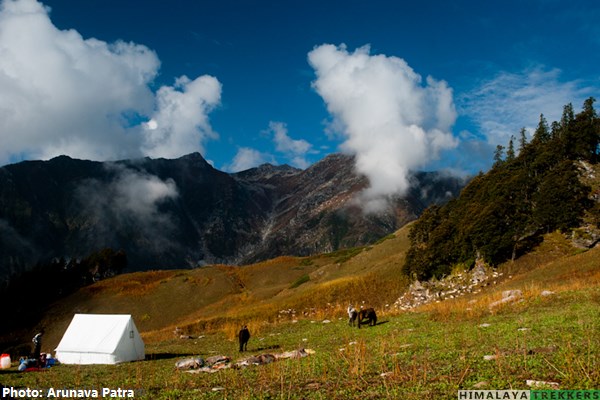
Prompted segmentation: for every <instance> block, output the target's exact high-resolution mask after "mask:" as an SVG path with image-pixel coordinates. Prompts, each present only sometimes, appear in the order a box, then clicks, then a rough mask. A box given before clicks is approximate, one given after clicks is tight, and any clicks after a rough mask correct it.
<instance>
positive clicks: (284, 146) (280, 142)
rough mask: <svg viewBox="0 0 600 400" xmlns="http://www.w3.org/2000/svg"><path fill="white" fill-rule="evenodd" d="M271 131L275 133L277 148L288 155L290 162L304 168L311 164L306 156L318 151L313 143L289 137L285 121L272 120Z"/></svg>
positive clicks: (274, 139) (274, 140)
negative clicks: (314, 148)
mask: <svg viewBox="0 0 600 400" xmlns="http://www.w3.org/2000/svg"><path fill="white" fill-rule="evenodd" d="M269 132H270V133H272V134H273V142H274V143H275V149H276V150H277V151H278V152H280V153H282V154H283V155H284V156H285V157H286V159H287V161H288V162H289V164H291V165H292V166H294V167H297V168H302V169H304V168H306V167H308V166H309V165H310V162H309V161H308V160H307V159H306V156H307V154H309V153H316V151H314V150H313V146H312V144H310V143H309V142H307V141H306V140H304V139H299V140H295V139H292V138H291V137H289V136H288V129H287V125H286V124H284V123H283V122H273V121H271V122H270V123H269Z"/></svg>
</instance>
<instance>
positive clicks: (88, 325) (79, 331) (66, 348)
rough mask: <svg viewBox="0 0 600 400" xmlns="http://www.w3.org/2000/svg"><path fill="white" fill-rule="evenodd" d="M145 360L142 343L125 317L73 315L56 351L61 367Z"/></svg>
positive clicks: (130, 321)
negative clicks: (62, 365)
mask: <svg viewBox="0 0 600 400" xmlns="http://www.w3.org/2000/svg"><path fill="white" fill-rule="evenodd" d="M144 357H145V353H144V342H143V341H142V338H141V337H140V333H139V332H138V330H137V328H136V327H135V324H134V322H133V319H132V318H131V315H125V314H75V316H74V317H73V320H72V321H71V324H70V325H69V327H68V328H67V331H66V332H65V334H64V335H63V337H62V339H61V341H60V343H59V344H58V347H57V348H56V358H57V359H58V361H60V362H61V363H63V364H117V363H120V362H125V361H135V360H143V359H144Z"/></svg>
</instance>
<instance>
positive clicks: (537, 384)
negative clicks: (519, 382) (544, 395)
mask: <svg viewBox="0 0 600 400" xmlns="http://www.w3.org/2000/svg"><path fill="white" fill-rule="evenodd" d="M525 384H526V385H527V386H531V387H534V388H540V387H551V388H552V389H558V388H560V385H559V383H558V382H549V381H536V380H532V379H527V380H526V381H525Z"/></svg>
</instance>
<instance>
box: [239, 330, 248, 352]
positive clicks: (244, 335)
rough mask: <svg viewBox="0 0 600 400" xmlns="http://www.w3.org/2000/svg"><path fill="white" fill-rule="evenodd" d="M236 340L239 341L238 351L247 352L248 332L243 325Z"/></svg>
mask: <svg viewBox="0 0 600 400" xmlns="http://www.w3.org/2000/svg"><path fill="white" fill-rule="evenodd" d="M238 339H239V340H240V351H245V350H248V340H250V331H249V330H248V327H247V326H246V325H244V327H243V328H242V329H241V330H240V333H239V334H238Z"/></svg>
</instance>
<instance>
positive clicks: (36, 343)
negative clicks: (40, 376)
mask: <svg viewBox="0 0 600 400" xmlns="http://www.w3.org/2000/svg"><path fill="white" fill-rule="evenodd" d="M42 336H44V329H42V330H40V331H39V332H38V333H37V334H36V335H35V336H34V337H33V339H31V341H32V342H33V354H32V355H31V358H33V359H34V360H36V361H39V359H40V353H41V352H42Z"/></svg>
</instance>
